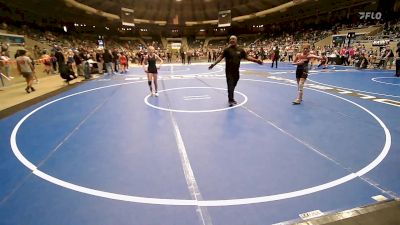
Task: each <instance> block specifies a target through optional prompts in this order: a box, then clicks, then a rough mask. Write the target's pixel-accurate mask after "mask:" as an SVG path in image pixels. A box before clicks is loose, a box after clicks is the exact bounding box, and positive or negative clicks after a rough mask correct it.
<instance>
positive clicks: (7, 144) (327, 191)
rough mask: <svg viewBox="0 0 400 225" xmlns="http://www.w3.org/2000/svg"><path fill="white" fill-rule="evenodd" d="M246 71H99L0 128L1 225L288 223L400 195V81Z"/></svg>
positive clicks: (253, 67) (367, 73)
mask: <svg viewBox="0 0 400 225" xmlns="http://www.w3.org/2000/svg"><path fill="white" fill-rule="evenodd" d="M294 70H295V67H294V66H292V65H290V64H288V63H283V64H282V63H281V64H280V65H279V66H278V69H275V68H273V69H272V68H271V67H270V64H264V65H262V66H260V65H257V64H254V63H244V62H242V66H241V79H240V81H239V83H238V86H237V88H236V93H235V98H236V100H237V101H238V103H239V104H238V105H237V106H235V107H231V108H229V107H228V105H227V96H226V80H225V75H224V65H223V64H222V63H221V64H219V65H218V66H216V67H215V68H214V69H213V70H208V64H192V65H190V66H188V65H185V66H181V65H163V66H162V69H161V70H160V72H159V76H160V77H159V89H160V91H159V94H160V96H159V97H153V96H150V95H149V90H148V86H147V78H146V76H145V74H144V73H143V70H142V68H138V67H136V68H131V69H130V71H129V72H128V74H124V75H120V74H118V75H113V76H107V75H106V76H104V77H100V78H98V79H94V80H92V81H89V82H85V83H83V84H81V85H79V86H77V87H75V88H72V89H70V90H68V91H66V92H63V93H61V94H58V95H56V96H53V97H51V98H48V99H46V100H44V101H42V102H40V103H37V104H35V105H32V106H30V107H28V108H26V109H24V110H22V111H19V112H16V113H14V114H13V115H11V116H8V117H6V118H3V119H1V121H0V137H1V142H0V149H1V151H0V183H1V186H0V224H1V225H15V224H24V225H29V224H35V225H37V224H40V225H54V224H59V225H60V224H61V225H62V224H65V225H70V224H85V225H92V224H93V225H98V224H101V225H115V224H118V225H128V224H138V225H188V224H190V225H195V224H199V225H247V224H248V225H264V224H288V223H290V222H293V221H301V218H305V219H307V218H311V217H313V216H320V215H324V214H329V213H334V212H338V211H343V210H347V209H353V208H356V207H361V206H366V205H371V204H374V203H377V202H379V201H382V200H384V201H385V200H386V201H390V200H393V199H397V198H399V196H400V179H399V177H400V78H396V77H393V74H394V72H393V71H378V70H364V71H358V70H355V69H353V68H351V67H341V66H336V67H335V68H333V67H332V66H331V68H329V69H327V70H322V69H316V70H311V71H310V76H309V80H308V82H307V85H306V89H305V95H304V101H303V103H302V104H301V105H292V104H291V102H292V100H294V98H295V96H296V91H297V87H296V85H295V84H294V76H295V74H294Z"/></svg>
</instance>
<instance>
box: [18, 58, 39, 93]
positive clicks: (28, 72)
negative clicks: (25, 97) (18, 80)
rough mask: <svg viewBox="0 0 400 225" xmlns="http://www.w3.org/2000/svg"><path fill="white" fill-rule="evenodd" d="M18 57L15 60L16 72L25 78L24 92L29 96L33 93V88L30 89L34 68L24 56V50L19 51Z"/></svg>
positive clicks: (30, 61)
mask: <svg viewBox="0 0 400 225" xmlns="http://www.w3.org/2000/svg"><path fill="white" fill-rule="evenodd" d="M18 55H19V56H18V57H17V59H16V61H17V68H18V72H19V73H20V74H21V75H22V76H23V77H24V78H25V80H26V88H25V91H26V92H27V93H28V94H29V93H30V92H31V91H35V88H33V87H32V84H33V74H34V73H35V68H34V67H33V65H32V63H33V62H32V60H31V59H30V58H29V57H28V56H26V51H25V50H19V54H18Z"/></svg>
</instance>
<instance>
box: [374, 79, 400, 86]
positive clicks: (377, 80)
mask: <svg viewBox="0 0 400 225" xmlns="http://www.w3.org/2000/svg"><path fill="white" fill-rule="evenodd" d="M379 79H395V80H400V77H374V78H372V79H371V80H372V81H374V82H377V83H382V84H389V85H395V86H400V84H393V83H388V82H383V81H379Z"/></svg>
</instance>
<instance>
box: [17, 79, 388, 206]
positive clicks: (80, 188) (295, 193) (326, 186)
mask: <svg viewBox="0 0 400 225" xmlns="http://www.w3.org/2000/svg"><path fill="white" fill-rule="evenodd" d="M208 79H210V78H208ZM215 79H221V78H215ZM241 80H242V81H254V82H264V83H274V84H281V85H287V86H294V85H292V84H286V83H280V82H273V81H265V80H255V79H241ZM140 82H144V81H135V82H128V83H121V84H114V85H108V86H104V87H99V88H94V89H90V90H86V91H81V92H78V93H75V94H71V95H68V96H65V97H62V98H58V99H56V100H53V101H51V102H48V103H46V104H44V105H42V106H40V107H38V108H36V109H34V110H33V111H31V112H30V113H28V114H27V115H25V116H24V117H23V118H22V119H21V120H20V121H19V122H18V123H17V125H16V126H15V127H14V129H13V131H12V133H11V137H10V144H11V148H12V151H13V153H14V154H15V156H16V157H17V158H18V160H19V161H20V162H21V163H22V164H24V165H25V166H26V167H27V168H29V169H30V170H32V172H33V174H35V175H36V176H38V177H40V178H42V179H44V180H47V181H49V182H51V183H53V184H56V185H59V186H61V187H64V188H68V189H71V190H74V191H78V192H81V193H85V194H89V195H93V196H98V197H103V198H108V199H114V200H120V201H127V202H136V203H145V204H157V205H187V206H230V205H245V204H255V203H263V202H270V201H277V200H282V199H288V198H294V197H299V196H303V195H307V194H311V193H315V192H318V191H322V190H326V189H329V188H332V187H335V186H337V185H340V184H343V183H345V182H348V181H350V180H352V179H354V178H356V177H360V176H362V175H364V174H366V173H368V172H369V171H371V170H372V169H373V168H375V167H376V166H377V165H379V163H380V162H382V160H383V159H384V158H385V157H386V155H387V154H388V153H389V149H390V146H391V135H390V132H389V130H388V128H387V127H386V125H385V124H384V123H383V122H382V121H381V120H380V119H379V118H378V117H377V116H376V115H375V114H373V113H372V112H371V111H369V110H368V109H366V108H364V107H363V106H361V105H359V104H357V103H355V102H352V101H350V100H348V99H345V98H343V97H340V96H337V95H334V94H331V93H327V92H323V91H321V90H316V89H311V90H314V91H317V92H321V93H324V94H328V95H331V96H334V97H336V98H339V99H342V100H344V101H347V102H349V103H351V104H353V105H355V106H357V107H359V108H361V109H362V110H364V111H366V112H367V113H368V114H370V115H371V116H372V117H373V118H374V119H375V120H376V121H377V122H378V123H379V124H380V125H381V127H382V128H383V130H384V132H385V136H386V139H385V145H384V147H383V149H382V151H381V153H380V154H379V155H378V156H377V158H375V159H374V160H373V161H372V162H371V163H370V164H368V165H367V166H366V167H364V168H362V169H361V170H359V171H357V172H355V173H351V174H348V175H346V176H344V177H342V178H339V179H336V180H333V181H330V182H327V183H324V184H321V185H317V186H314V187H310V188H305V189H302V190H297V191H292V192H286V193H281V194H275V195H267V196H260V197H253V198H241V199H228V200H201V201H197V200H184V199H165V198H147V197H140V196H132V195H123V194H117V193H112V192H106V191H99V190H96V189H91V188H87V187H83V186H80V185H76V184H73V183H69V182H66V181H63V180H60V179H58V178H56V177H53V176H50V175H48V174H46V173H44V172H42V171H40V170H38V169H37V167H36V166H35V165H34V164H32V163H31V162H30V161H29V160H28V159H26V158H25V157H24V156H23V155H22V153H21V151H20V150H19V149H18V145H17V139H16V137H17V133H18V129H19V128H20V127H21V125H22V124H23V123H24V121H25V120H27V119H28V118H29V117H30V116H31V115H33V114H34V113H36V112H37V111H39V110H40V109H42V108H44V107H46V106H48V105H50V104H53V103H55V102H58V101H61V100H63V99H66V98H70V97H72V96H76V95H80V94H83V93H88V92H92V91H96V90H100V89H104V88H109V87H115V86H121V85H127V84H133V83H140ZM308 89H310V88H308Z"/></svg>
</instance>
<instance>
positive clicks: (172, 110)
mask: <svg viewBox="0 0 400 225" xmlns="http://www.w3.org/2000/svg"><path fill="white" fill-rule="evenodd" d="M182 89H215V90H225V91H226V90H227V89H226V88H216V87H180V88H170V89H165V90H162V91H158V93H162V92H166V91H174V90H182ZM235 93H237V94H239V95H241V96H243V98H244V101H243V102H241V103H239V104H237V105H235V106H232V107H226V108H221V109H210V110H180V109H168V108H164V107H160V106H155V105H152V104H151V103H150V102H149V98H150V95H147V96H146V97H145V98H144V102H145V103H146V105H148V106H150V107H153V108H155V109H159V110H163V111H170V112H184V113H208V112H219V111H225V110H229V109H233V108H236V107H239V106H242V105H244V104H246V102H247V100H248V99H247V96H246V95H245V94H243V93H241V92H239V91H235Z"/></svg>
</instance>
